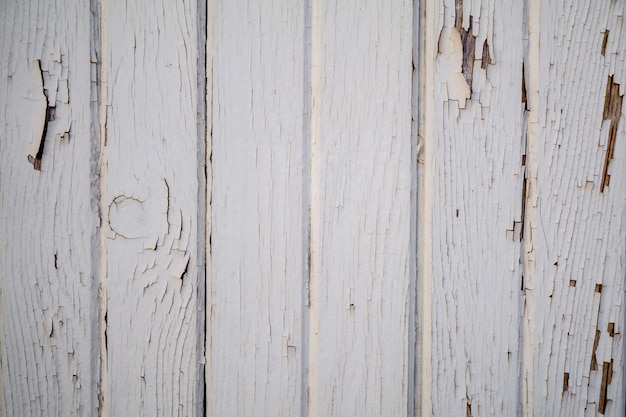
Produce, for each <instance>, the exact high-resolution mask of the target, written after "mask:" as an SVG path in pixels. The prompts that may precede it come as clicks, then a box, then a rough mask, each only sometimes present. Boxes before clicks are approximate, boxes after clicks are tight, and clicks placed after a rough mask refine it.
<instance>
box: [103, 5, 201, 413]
mask: <svg viewBox="0 0 626 417" xmlns="http://www.w3.org/2000/svg"><path fill="white" fill-rule="evenodd" d="M100 12H101V15H100V19H101V25H100V27H101V32H100V39H101V71H102V73H101V89H102V94H101V97H100V100H101V102H102V106H103V107H102V109H101V117H102V119H101V121H100V123H101V124H100V127H101V129H102V132H103V133H102V138H101V139H102V149H103V151H102V156H101V184H102V196H101V215H102V233H103V243H102V246H103V253H102V254H101V256H102V259H103V261H104V266H103V268H104V270H103V271H102V274H103V282H102V286H101V289H100V291H101V295H102V302H103V303H104V304H103V306H102V308H103V317H102V319H103V323H102V326H103V333H102V335H101V336H102V340H101V343H102V344H103V346H104V348H103V357H102V358H101V360H102V361H103V372H102V404H101V407H102V413H103V414H104V415H111V416H120V415H132V416H156V415H167V416H194V415H198V416H199V415H202V400H203V398H202V389H201V388H202V386H203V377H202V372H201V367H202V365H201V362H202V360H203V354H204V351H203V343H204V335H203V331H204V325H203V323H204V322H203V317H200V315H201V314H202V309H203V301H204V300H203V296H202V294H201V293H200V294H199V288H200V287H199V282H198V281H199V280H200V279H203V277H202V275H201V274H199V270H200V269H199V265H201V264H202V262H203V258H204V255H203V250H204V249H203V247H199V246H198V221H199V219H201V218H202V216H203V213H202V212H201V211H199V207H201V205H202V204H203V203H200V201H203V200H204V190H202V189H200V184H201V181H200V179H199V169H198V165H199V164H200V163H203V161H204V156H203V155H202V152H201V150H202V148H203V145H202V143H201V141H202V140H204V139H203V138H202V137H201V136H202V135H199V132H198V127H197V125H198V124H199V123H201V121H200V120H201V119H199V117H204V115H200V116H199V115H198V111H199V104H198V100H199V99H200V100H203V99H204V97H202V96H200V97H199V92H198V76H199V75H198V69H199V65H202V63H201V62H199V57H198V49H199V46H200V45H201V43H199V42H198V38H197V36H198V26H197V25H201V24H202V21H203V19H204V16H199V15H198V13H197V10H196V3H195V2H170V1H165V0H163V1H135V2H132V3H128V2H124V1H117V0H113V1H107V2H104V3H102V4H101V10H100ZM200 76H203V75H200ZM200 107H202V106H200ZM200 221H201V220H200ZM202 245H203V242H202Z"/></svg>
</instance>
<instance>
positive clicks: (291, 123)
mask: <svg viewBox="0 0 626 417" xmlns="http://www.w3.org/2000/svg"><path fill="white" fill-rule="evenodd" d="M213 7H214V12H213V13H214V14H213V19H212V22H213V25H214V28H213V36H214V44H213V95H212V100H213V103H212V107H213V113H212V167H213V169H212V178H213V186H212V204H211V205H212V207H211V210H212V220H211V229H212V230H211V238H210V240H211V243H212V246H211V264H212V267H211V278H210V287H211V294H210V297H211V301H210V313H209V332H210V336H209V337H210V354H209V355H210V375H209V376H208V378H209V380H210V381H209V383H208V384H209V392H208V399H207V404H208V406H207V407H208V409H207V413H208V415H212V416H216V417H217V416H226V415H232V416H235V415H239V416H244V415H259V416H295V415H302V414H303V413H304V407H305V402H303V398H302V397H303V395H305V392H304V391H303V389H302V384H303V381H304V380H303V378H304V373H303V366H302V365H303V360H304V355H305V349H306V347H305V346H304V340H303V338H302V328H303V326H304V322H303V309H305V308H306V307H305V306H304V301H305V300H304V290H305V283H306V279H307V250H308V245H307V238H308V234H307V233H306V225H307V224H308V210H307V203H308V195H307V189H306V188H307V184H308V176H307V174H306V170H307V158H308V157H307V152H308V148H307V146H305V142H304V133H305V132H304V100H305V98H304V91H305V81H304V77H305V68H304V61H305V38H304V31H305V13H304V12H305V4H304V1H296V2H293V1H280V0H274V1H264V2H247V1H231V0H219V1H218V0H216V1H215V2H214V5H213Z"/></svg>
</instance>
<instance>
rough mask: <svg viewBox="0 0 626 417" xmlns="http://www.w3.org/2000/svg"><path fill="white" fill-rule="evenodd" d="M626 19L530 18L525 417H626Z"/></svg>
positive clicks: (611, 11)
mask: <svg viewBox="0 0 626 417" xmlns="http://www.w3.org/2000/svg"><path fill="white" fill-rule="evenodd" d="M624 11H625V9H624V6H623V4H622V3H621V2H604V3H598V2H595V1H591V0H586V1H565V2H561V3H556V2H554V3H552V2H536V3H533V4H531V8H530V12H529V22H530V24H531V27H532V30H530V31H529V32H530V33H531V37H530V52H529V54H528V61H529V64H528V65H527V68H532V69H533V70H532V73H531V76H530V81H531V82H530V84H529V92H530V94H529V99H530V101H529V104H530V108H529V110H530V113H529V130H528V131H529V136H528V143H529V145H531V146H530V148H529V150H530V152H529V155H528V157H527V160H528V161H529V162H530V163H531V164H532V167H533V169H532V175H531V181H532V183H531V187H530V188H529V189H530V190H531V193H530V194H529V200H528V202H527V207H529V215H530V221H529V223H528V232H529V233H530V234H532V242H533V243H532V247H529V248H528V263H529V267H530V269H531V271H529V272H531V274H530V275H529V276H531V277H532V280H531V281H529V283H528V284H529V285H528V288H527V290H526V291H527V303H528V304H529V305H531V306H532V310H529V311H527V316H526V322H527V323H528V331H529V332H528V333H529V335H530V336H529V338H528V340H526V341H525V346H524V349H530V352H531V354H532V360H531V361H529V362H528V363H527V364H526V366H525V370H526V372H527V375H526V377H527V378H528V382H527V384H528V386H529V392H530V393H531V396H530V397H529V399H528V401H527V402H526V403H525V404H524V405H525V408H526V409H525V415H528V416H530V415H532V416H599V415H607V416H616V415H623V413H624V344H623V341H622V336H621V335H622V333H623V332H624V330H623V329H624V310H623V304H624V277H625V276H626V263H625V262H624V254H625V245H626V226H625V223H624V222H625V221H626V197H625V196H626V182H625V181H624V175H625V174H626V171H625V166H626V165H625V161H626V147H625V146H624V144H625V142H626V134H625V132H626V130H625V127H624V116H623V112H624V104H623V99H622V98H623V95H624V87H626V65H625V61H624V54H625V51H626V38H625V36H624V34H625V33H626V32H625V30H626V28H625V27H624V20H623V15H624Z"/></svg>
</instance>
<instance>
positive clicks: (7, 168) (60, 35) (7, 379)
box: [0, 0, 98, 416]
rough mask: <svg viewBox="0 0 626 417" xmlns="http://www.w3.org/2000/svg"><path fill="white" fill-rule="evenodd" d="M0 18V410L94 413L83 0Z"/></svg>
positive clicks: (33, 6)
mask: <svg viewBox="0 0 626 417" xmlns="http://www.w3.org/2000/svg"><path fill="white" fill-rule="evenodd" d="M0 22H1V24H0V33H1V34H0V57H1V59H0V190H1V191H2V194H1V196H0V200H1V203H0V236H2V244H1V245H0V248H1V249H0V277H1V287H2V314H1V316H2V331H1V343H2V374H1V376H0V380H1V381H2V394H1V396H0V397H1V399H0V401H1V404H2V405H1V407H0V408H1V409H0V414H2V415H6V416H42V415H50V416H55V415H56V416H61V415H63V416H79V415H94V414H96V407H97V381H98V363H97V356H94V355H92V352H93V351H94V349H95V350H97V341H96V340H94V337H93V336H95V335H96V334H97V327H94V323H95V322H96V314H97V307H96V306H97V303H96V300H95V297H94V295H95V294H96V292H95V291H94V290H95V284H94V280H95V272H96V268H95V266H94V256H93V254H92V249H94V248H95V247H97V240H96V238H95V236H96V227H97V222H96V219H97V217H96V210H97V204H96V203H94V201H95V200H94V198H93V196H94V195H95V194H94V192H93V191H94V190H93V189H92V184H91V180H92V174H93V172H92V162H93V160H92V141H91V139H90V138H91V131H90V123H91V120H92V112H91V105H90V100H91V98H92V97H91V82H92V80H91V62H90V39H91V27H90V10H89V2H79V1H70V0H66V1H62V2H52V1H34V0H33V1H2V2H0ZM29 156H30V158H28V157H29ZM29 159H30V160H31V161H32V163H29V162H28V160H29ZM35 167H36V169H34V168H35ZM96 191H97V190H96Z"/></svg>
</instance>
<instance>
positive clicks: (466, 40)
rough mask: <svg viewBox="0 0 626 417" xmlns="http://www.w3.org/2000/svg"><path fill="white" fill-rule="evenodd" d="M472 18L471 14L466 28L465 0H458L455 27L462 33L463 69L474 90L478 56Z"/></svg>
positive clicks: (468, 82) (466, 80) (469, 84)
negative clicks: (473, 84) (473, 82)
mask: <svg viewBox="0 0 626 417" xmlns="http://www.w3.org/2000/svg"><path fill="white" fill-rule="evenodd" d="M472 20H473V18H472V16H470V18H469V27H468V28H467V30H465V29H464V28H463V0H456V21H455V24H454V27H455V28H456V30H457V31H458V32H459V35H461V43H462V45H463V65H462V67H461V71H462V72H463V76H464V77H465V82H467V85H468V86H469V88H470V91H472V78H473V72H474V59H475V57H476V36H474V35H473V34H472ZM487 49H488V48H487ZM483 53H484V52H483ZM487 53H488V51H487Z"/></svg>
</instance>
